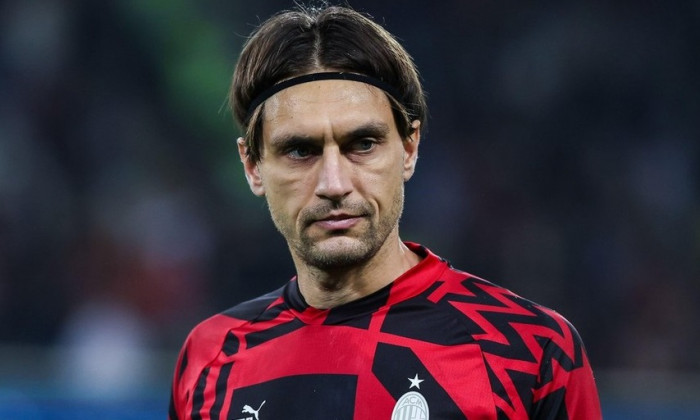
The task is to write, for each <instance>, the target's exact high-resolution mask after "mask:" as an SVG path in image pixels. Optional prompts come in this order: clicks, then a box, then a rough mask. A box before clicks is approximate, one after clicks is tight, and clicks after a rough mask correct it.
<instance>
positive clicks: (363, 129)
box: [270, 121, 390, 149]
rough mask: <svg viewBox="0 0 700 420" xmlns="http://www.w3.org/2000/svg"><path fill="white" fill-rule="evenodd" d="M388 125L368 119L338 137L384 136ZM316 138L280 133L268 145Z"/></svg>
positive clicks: (283, 144)
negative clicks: (368, 120) (366, 121)
mask: <svg viewBox="0 0 700 420" xmlns="http://www.w3.org/2000/svg"><path fill="white" fill-rule="evenodd" d="M389 131H390V128H389V126H388V125H387V124H386V123H384V122H382V121H370V122H368V123H365V124H362V125H360V126H358V127H355V128H353V129H352V130H350V131H348V132H345V133H342V134H341V136H340V139H357V138H363V137H377V138H382V137H386V136H387V135H388V134H389ZM316 140H317V139H316V138H315V137H314V136H311V135H307V134H298V133H290V134H281V135H279V136H275V137H273V138H271V139H270V147H271V148H273V149H280V148H285V147H287V146H289V145H293V144H299V143H308V142H314V141H316Z"/></svg>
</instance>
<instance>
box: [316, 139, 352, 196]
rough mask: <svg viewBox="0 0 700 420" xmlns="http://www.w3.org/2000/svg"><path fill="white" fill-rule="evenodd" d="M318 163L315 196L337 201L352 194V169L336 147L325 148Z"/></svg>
mask: <svg viewBox="0 0 700 420" xmlns="http://www.w3.org/2000/svg"><path fill="white" fill-rule="evenodd" d="M326 149H327V150H324V151H323V155H322V156H321V159H320V162H319V165H320V167H319V174H318V181H317V183H316V191H315V193H316V195H317V196H319V197H321V198H325V199H328V200H332V201H339V200H341V199H342V198H343V197H345V196H347V195H348V194H350V193H351V192H352V188H353V187H352V179H351V171H352V169H351V168H350V167H349V166H348V162H346V161H345V159H344V158H343V155H342V153H341V152H340V150H339V149H338V148H337V147H330V148H328V147H327V148H326Z"/></svg>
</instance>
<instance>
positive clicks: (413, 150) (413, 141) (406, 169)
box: [403, 120, 420, 182]
mask: <svg viewBox="0 0 700 420" xmlns="http://www.w3.org/2000/svg"><path fill="white" fill-rule="evenodd" d="M411 129H412V130H413V131H412V132H411V134H410V135H409V136H408V137H407V138H405V139H404V140H403V150H404V155H403V180H404V182H405V181H408V180H409V179H411V177H412V176H413V172H415V170H416V161H417V160H418V145H419V144H420V121H418V120H415V121H413V122H412V123H411Z"/></svg>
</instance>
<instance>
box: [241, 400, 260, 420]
mask: <svg viewBox="0 0 700 420" xmlns="http://www.w3.org/2000/svg"><path fill="white" fill-rule="evenodd" d="M263 405H265V401H263V402H262V404H260V407H258V409H257V410H253V407H251V406H249V405H244V406H243V411H241V413H248V414H252V415H254V416H255V420H260V418H259V417H258V413H259V412H260V409H261V408H262V406H263Z"/></svg>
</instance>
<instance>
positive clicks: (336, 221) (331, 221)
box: [314, 214, 362, 230]
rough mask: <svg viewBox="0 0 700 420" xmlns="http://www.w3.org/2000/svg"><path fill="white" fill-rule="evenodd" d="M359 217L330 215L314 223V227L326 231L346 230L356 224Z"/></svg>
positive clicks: (360, 218)
mask: <svg viewBox="0 0 700 420" xmlns="http://www.w3.org/2000/svg"><path fill="white" fill-rule="evenodd" d="M360 220H362V217H361V216H354V215H350V214H331V215H329V216H327V217H324V218H323V219H319V220H317V221H315V222H314V225H316V226H319V227H321V228H323V229H326V230H347V229H350V228H352V227H353V226H355V225H356V224H358V223H359V222H360Z"/></svg>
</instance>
